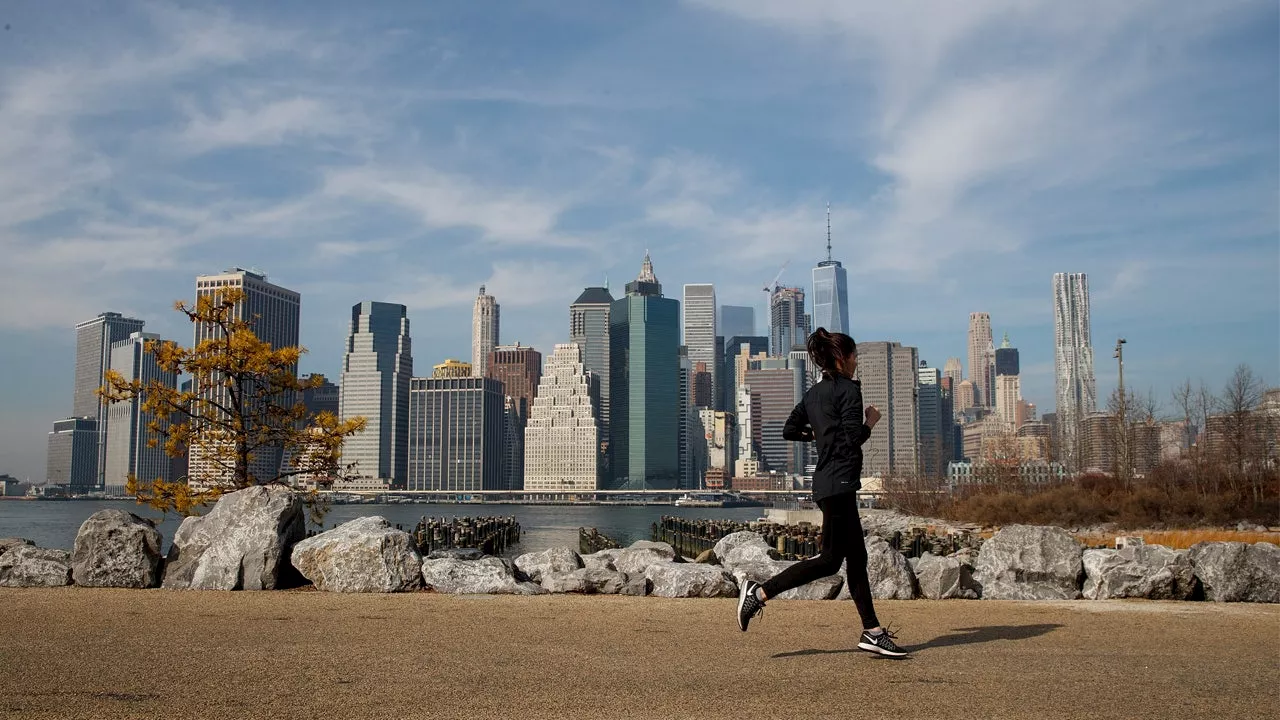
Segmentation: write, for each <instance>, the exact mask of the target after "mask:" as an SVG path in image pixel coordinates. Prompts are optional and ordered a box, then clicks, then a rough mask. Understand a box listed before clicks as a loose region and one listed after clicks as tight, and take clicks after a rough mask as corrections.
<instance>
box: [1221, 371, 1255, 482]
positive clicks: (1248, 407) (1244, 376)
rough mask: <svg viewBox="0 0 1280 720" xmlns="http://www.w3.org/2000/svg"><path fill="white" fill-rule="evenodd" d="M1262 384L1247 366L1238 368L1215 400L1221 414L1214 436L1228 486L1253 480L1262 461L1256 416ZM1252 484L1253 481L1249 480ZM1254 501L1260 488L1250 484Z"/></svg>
mask: <svg viewBox="0 0 1280 720" xmlns="http://www.w3.org/2000/svg"><path fill="white" fill-rule="evenodd" d="M1262 390H1263V386H1262V380H1261V379H1260V378H1258V377H1257V376H1256V375H1254V374H1253V370H1252V369H1251V368H1250V367H1249V366H1248V365H1243V364H1241V365H1238V366H1237V367H1236V370H1235V372H1234V373H1233V374H1232V375H1231V379H1230V380H1228V381H1227V385H1226V387H1225V388H1223V390H1222V396H1221V397H1220V398H1219V400H1218V409H1219V412H1220V413H1221V414H1220V415H1218V416H1217V417H1216V418H1214V421H1215V424H1216V425H1217V426H1218V427H1217V428H1215V430H1216V432H1215V433H1214V434H1215V435H1218V436H1220V437H1219V438H1217V439H1218V442H1219V444H1220V453H1221V454H1224V455H1225V460H1226V462H1227V464H1228V466H1229V468H1230V470H1231V472H1230V474H1229V475H1228V478H1229V479H1230V480H1231V481H1232V483H1233V484H1234V483H1236V482H1239V481H1243V480H1244V479H1245V478H1246V476H1256V475H1257V473H1256V472H1252V473H1251V472H1250V471H1251V470H1253V471H1256V470H1257V469H1258V467H1257V466H1258V464H1260V462H1261V460H1262V457H1261V456H1262V455H1263V453H1262V452H1260V451H1261V450H1262V448H1263V447H1264V442H1265V433H1266V428H1265V427H1264V416H1262V415H1261V414H1259V413H1257V412H1256V410H1257V409H1258V405H1259V404H1261V402H1262ZM1249 479H1250V480H1251V481H1252V480H1253V479H1254V478H1253V477H1249ZM1250 486H1251V488H1250V489H1251V490H1252V492H1253V496H1254V499H1255V501H1256V500H1258V499H1260V497H1261V487H1260V486H1259V484H1258V483H1256V482H1250Z"/></svg>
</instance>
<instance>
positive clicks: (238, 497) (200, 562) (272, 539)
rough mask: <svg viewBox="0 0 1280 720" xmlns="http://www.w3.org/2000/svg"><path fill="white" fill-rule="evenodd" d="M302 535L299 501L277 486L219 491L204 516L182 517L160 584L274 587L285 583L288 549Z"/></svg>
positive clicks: (303, 525)
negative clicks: (210, 508) (221, 494)
mask: <svg viewBox="0 0 1280 720" xmlns="http://www.w3.org/2000/svg"><path fill="white" fill-rule="evenodd" d="M305 534H306V520H305V516H304V515H303V508H302V500H301V499H299V497H298V495H297V494H295V493H294V492H293V491H292V490H290V489H288V488H285V487H281V486H278V485H255V486H254V487H249V488H245V489H243V490H237V491H235V492H233V493H228V494H226V495H223V496H222V497H221V498H219V499H218V502H217V504H216V505H214V506H213V510H210V511H209V514H208V515H204V516H201V517H194V516H193V517H189V518H187V519H185V520H183V521H182V525H181V526H179V527H178V532H177V533H175V534H174V536H173V546H172V547H171V548H169V556H168V557H167V558H166V560H165V568H164V582H163V587H165V588H172V589H179V590H186V589H190V590H275V589H276V588H278V587H281V586H282V585H283V583H282V582H281V580H282V577H283V579H284V580H285V581H286V582H287V581H288V579H289V573H291V572H292V566H291V565H290V564H289V552H290V551H291V550H292V549H293V546H294V544H295V543H297V542H298V541H299V540H302V539H303V537H304V535H305Z"/></svg>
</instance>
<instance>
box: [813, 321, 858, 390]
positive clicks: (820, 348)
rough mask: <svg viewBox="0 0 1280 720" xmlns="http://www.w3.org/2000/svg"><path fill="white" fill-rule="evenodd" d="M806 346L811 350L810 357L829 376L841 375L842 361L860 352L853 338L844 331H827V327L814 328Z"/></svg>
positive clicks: (824, 374) (825, 375) (824, 375)
mask: <svg viewBox="0 0 1280 720" xmlns="http://www.w3.org/2000/svg"><path fill="white" fill-rule="evenodd" d="M805 346H806V347H807V348H808V350H809V359H810V360H811V361H813V364H814V365H817V366H818V367H820V368H822V375H823V377H827V378H834V377H835V376H837V375H839V374H840V371H839V366H840V362H841V361H842V360H844V358H846V357H849V356H851V355H855V354H857V352H858V346H857V345H856V344H854V342H853V338H851V337H849V336H848V335H845V334H844V333H830V332H827V330H826V328H818V329H817V330H814V331H813V334H812V335H810V336H809V341H808V342H807V343H805Z"/></svg>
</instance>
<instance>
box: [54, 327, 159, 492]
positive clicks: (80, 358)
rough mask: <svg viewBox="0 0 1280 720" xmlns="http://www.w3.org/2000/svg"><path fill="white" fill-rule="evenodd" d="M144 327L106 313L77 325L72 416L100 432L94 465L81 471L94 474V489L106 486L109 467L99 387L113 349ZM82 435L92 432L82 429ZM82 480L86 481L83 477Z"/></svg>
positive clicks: (107, 420) (107, 368) (105, 412)
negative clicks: (85, 421) (105, 478)
mask: <svg viewBox="0 0 1280 720" xmlns="http://www.w3.org/2000/svg"><path fill="white" fill-rule="evenodd" d="M142 326H143V322H142V321H141V320H138V319H135V318H127V317H124V316H123V315H121V314H120V313H115V312H106V313H102V314H101V315H99V316H98V317H96V318H94V319H92V320H86V321H84V322H82V323H78V324H77V325H76V375H75V386H74V387H73V388H72V392H73V397H72V409H71V414H72V416H73V417H82V418H84V417H87V418H93V420H94V428H95V430H94V432H96V433H97V436H96V437H97V440H96V442H95V443H94V466H93V467H92V468H87V469H85V468H81V469H82V470H83V471H84V472H87V473H92V475H93V482H92V483H91V485H92V486H98V487H101V486H102V484H103V478H104V473H105V471H106V465H107V463H106V454H107V426H108V423H109V419H108V417H107V415H108V406H107V404H106V403H105V402H104V401H103V400H102V399H101V398H99V397H98V388H100V387H102V386H103V384H104V378H103V376H104V375H105V374H106V372H107V370H109V369H111V346H112V345H114V344H115V343H118V342H120V341H121V340H125V339H127V338H128V337H129V336H130V335H132V334H133V333H136V332H142ZM81 432H88V430H87V429H85V427H82V428H81ZM78 477H81V478H82V477H83V475H79V476H78Z"/></svg>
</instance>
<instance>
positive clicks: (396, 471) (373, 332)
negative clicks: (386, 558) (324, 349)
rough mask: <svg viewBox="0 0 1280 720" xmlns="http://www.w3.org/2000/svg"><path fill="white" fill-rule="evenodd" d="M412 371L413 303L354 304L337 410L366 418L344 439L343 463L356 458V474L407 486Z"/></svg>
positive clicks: (348, 414)
mask: <svg viewBox="0 0 1280 720" xmlns="http://www.w3.org/2000/svg"><path fill="white" fill-rule="evenodd" d="M412 377H413V354H412V345H411V342H410V339H409V310H408V308H406V307H405V306H404V305H395V304H392V303H384V302H362V303H359V304H356V305H353V306H352V307H351V326H350V328H349V330H348V334H347V347H346V354H345V355H344V356H343V358H342V386H341V391H340V393H339V398H340V400H339V410H338V412H339V415H340V416H341V418H342V419H343V420H350V419H351V418H354V417H363V418H364V419H365V428H364V430H363V431H361V432H358V433H356V434H355V435H352V436H350V437H348V438H347V439H346V441H345V442H344V443H343V445H342V461H343V464H347V465H349V464H352V463H354V464H355V470H354V474H355V475H356V476H357V477H361V478H375V479H378V480H385V481H387V482H386V484H387V486H388V487H392V488H402V487H404V486H405V482H406V480H407V479H408V473H409V465H408V464H409V380H410V379H411V378H412Z"/></svg>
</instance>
